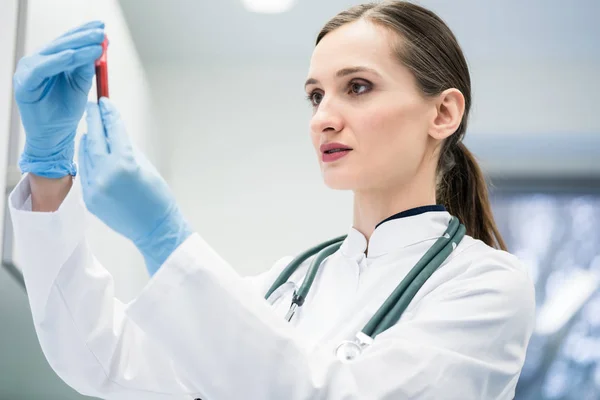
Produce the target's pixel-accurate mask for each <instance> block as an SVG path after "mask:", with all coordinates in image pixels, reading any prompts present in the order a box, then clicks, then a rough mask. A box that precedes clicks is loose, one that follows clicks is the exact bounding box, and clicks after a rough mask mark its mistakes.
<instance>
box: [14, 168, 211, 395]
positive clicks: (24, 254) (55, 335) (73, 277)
mask: <svg viewBox="0 0 600 400" xmlns="http://www.w3.org/2000/svg"><path fill="white" fill-rule="evenodd" d="M71 181H73V180H72V178H70V177H68V178H65V179H64V180H63V181H62V182H59V181H58V180H55V181H52V182H50V181H46V180H44V178H42V179H41V180H36V177H32V176H31V175H26V176H25V177H24V178H23V180H22V181H21V182H20V184H19V185H18V186H17V187H16V188H15V190H14V192H13V193H12V194H11V197H10V211H11V216H12V219H13V224H14V230H15V245H16V251H17V254H18V255H19V259H20V263H21V265H20V266H21V267H22V270H23V274H24V278H25V283H26V286H27V293H28V296H29V300H30V305H31V312H32V316H33V321H34V326H35V329H36V332H37V335H38V338H39V340H40V344H41V346H42V350H43V351H44V354H45V356H46V358H47V360H48V362H49V363H50V365H51V366H52V368H53V369H54V370H55V371H56V373H57V374H58V375H59V376H60V377H61V378H62V379H63V380H64V381H65V382H66V383H67V384H69V385H70V386H72V387H73V388H75V389H76V390H77V391H79V392H80V393H82V394H85V395H89V396H97V397H101V398H114V399H132V398H136V396H140V397H142V398H145V399H167V398H169V399H170V398H177V397H174V396H177V395H180V396H184V395H185V396H184V397H181V398H185V399H189V398H194V397H201V395H200V393H199V391H198V389H197V388H193V387H192V386H190V385H189V384H188V383H187V382H186V379H185V377H184V375H183V374H181V372H180V371H179V372H178V371H177V369H176V367H175V365H174V363H173V361H172V359H171V358H170V357H169V356H168V353H165V352H164V351H163V350H162V348H161V347H160V346H159V345H157V344H156V342H154V341H153V340H152V339H150V338H149V337H148V336H147V335H146V334H145V333H144V332H143V331H142V330H141V329H140V328H139V327H138V326H137V325H136V324H135V323H133V322H132V321H131V320H130V319H129V318H128V317H127V316H126V315H125V313H124V311H123V310H124V305H123V304H122V303H121V302H120V301H119V300H117V299H115V298H114V294H113V293H114V291H113V279H112V276H111V275H110V274H109V273H108V272H107V271H106V270H105V269H104V268H103V267H102V266H101V265H100V263H99V262H98V260H97V259H96V258H95V257H94V256H93V255H92V254H91V252H90V249H89V247H88V245H87V242H86V240H85V235H84V232H85V223H84V221H85V218H86V211H85V208H84V206H83V203H82V201H81V196H80V193H79V191H80V188H79V185H78V182H77V181H76V180H75V181H74V185H73V187H72V188H71V189H70V190H68V189H67V188H68V186H71ZM34 187H35V188H36V189H43V190H41V191H40V192H36V196H31V198H30V194H31V195H33V190H34ZM65 191H67V193H68V194H67V195H66V196H64V195H63V194H64V192H65ZM61 197H65V198H64V202H61V201H59V199H60V198H61ZM29 199H31V201H32V202H33V204H37V208H38V211H52V210H54V211H55V212H31V211H30V210H31V207H30V204H29ZM57 205H60V207H57Z"/></svg>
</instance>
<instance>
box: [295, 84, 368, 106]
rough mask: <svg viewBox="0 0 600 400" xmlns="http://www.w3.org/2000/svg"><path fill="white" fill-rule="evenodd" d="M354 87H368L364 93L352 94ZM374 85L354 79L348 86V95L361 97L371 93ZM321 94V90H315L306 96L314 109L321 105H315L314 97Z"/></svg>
mask: <svg viewBox="0 0 600 400" xmlns="http://www.w3.org/2000/svg"><path fill="white" fill-rule="evenodd" d="M353 85H358V86H364V87H366V89H365V91H364V92H362V93H352V86H353ZM372 86H373V85H372V84H371V82H368V81H366V80H363V79H360V80H356V79H353V80H351V81H350V82H348V85H347V86H346V93H348V94H350V95H354V96H361V95H363V94H366V93H369V92H370V91H371V89H372ZM317 93H320V91H319V90H317V89H315V90H313V91H311V92H310V93H308V94H307V95H306V100H307V101H308V102H309V103H310V104H311V105H312V106H313V107H317V106H318V105H319V104H315V102H314V100H313V97H314V95H315V94H317Z"/></svg>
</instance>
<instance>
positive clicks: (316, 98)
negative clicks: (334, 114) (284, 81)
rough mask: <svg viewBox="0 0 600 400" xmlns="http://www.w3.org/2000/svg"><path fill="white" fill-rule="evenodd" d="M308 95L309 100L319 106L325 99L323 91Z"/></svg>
mask: <svg viewBox="0 0 600 400" xmlns="http://www.w3.org/2000/svg"><path fill="white" fill-rule="evenodd" d="M307 97H308V101H310V103H311V104H312V105H313V106H318V105H319V103H321V100H323V93H321V92H312V93H310V94H309V95H308V96H307Z"/></svg>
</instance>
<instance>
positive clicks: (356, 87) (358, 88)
mask: <svg viewBox="0 0 600 400" xmlns="http://www.w3.org/2000/svg"><path fill="white" fill-rule="evenodd" d="M369 89H370V86H369V85H368V84H366V83H362V82H351V83H350V92H352V94H357V95H358V94H363V93H366V92H368V91H369Z"/></svg>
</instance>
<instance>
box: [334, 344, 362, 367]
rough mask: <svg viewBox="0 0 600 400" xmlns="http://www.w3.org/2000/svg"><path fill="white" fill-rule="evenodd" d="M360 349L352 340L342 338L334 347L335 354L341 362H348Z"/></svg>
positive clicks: (357, 354)
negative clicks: (335, 347)
mask: <svg viewBox="0 0 600 400" xmlns="http://www.w3.org/2000/svg"><path fill="white" fill-rule="evenodd" d="M361 351H362V350H361V348H360V346H359V345H358V343H356V342H354V341H352V340H344V341H343V342H342V343H340V344H339V346H338V347H337V349H335V355H336V356H337V358H338V359H339V360H340V361H341V362H343V363H348V362H350V361H352V360H354V359H355V358H356V357H358V356H359V355H360V353H361Z"/></svg>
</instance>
